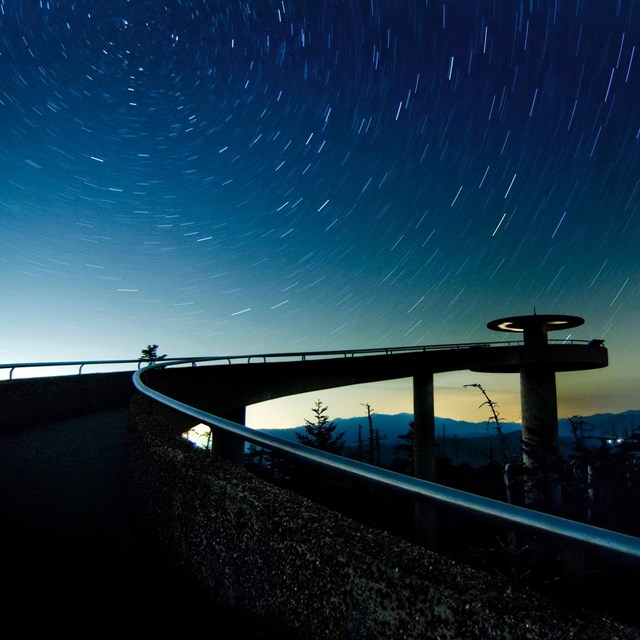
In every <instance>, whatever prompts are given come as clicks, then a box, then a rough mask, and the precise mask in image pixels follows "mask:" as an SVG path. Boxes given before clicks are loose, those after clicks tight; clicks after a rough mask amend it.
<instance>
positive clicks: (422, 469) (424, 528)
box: [413, 373, 438, 550]
mask: <svg viewBox="0 0 640 640" xmlns="http://www.w3.org/2000/svg"><path fill="white" fill-rule="evenodd" d="M413 466H414V475H415V476H416V478H421V479H423V480H429V481H430V482H435V480H436V429H435V417H434V404H433V374H432V373H426V374H421V375H419V376H414V378H413ZM415 538H416V542H417V543H419V544H422V545H424V546H425V547H427V548H428V549H434V550H435V549H436V547H437V542H438V538H437V512H436V507H435V505H433V504H427V503H425V502H422V501H416V503H415Z"/></svg>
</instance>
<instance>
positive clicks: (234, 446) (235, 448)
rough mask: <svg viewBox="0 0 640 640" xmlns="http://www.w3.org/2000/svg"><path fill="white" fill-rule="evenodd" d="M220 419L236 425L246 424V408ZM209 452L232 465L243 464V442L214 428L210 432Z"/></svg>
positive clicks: (229, 413)
mask: <svg viewBox="0 0 640 640" xmlns="http://www.w3.org/2000/svg"><path fill="white" fill-rule="evenodd" d="M220 417H221V418H224V419H225V420H230V421H231V422H235V423H236V424H246V407H240V408H239V409H236V410H234V411H232V412H228V413H226V414H225V415H224V416H220ZM211 450H212V451H213V453H214V455H218V456H220V457H221V458H224V459H225V460H229V461H230V462H233V463H234V464H237V465H242V464H244V440H243V439H242V438H240V437H238V436H236V435H234V434H232V433H227V432H226V431H224V430H222V429H216V428H215V427H214V428H213V429H212V430H211Z"/></svg>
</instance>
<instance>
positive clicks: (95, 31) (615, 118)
mask: <svg viewBox="0 0 640 640" xmlns="http://www.w3.org/2000/svg"><path fill="white" fill-rule="evenodd" d="M639 47H640V6H639V5H638V3H637V2H633V1H629V2H624V3H620V2H599V1H584V2H579V3H567V2H557V1H555V0H549V1H548V2H547V1H542V0H541V1H536V2H522V3H496V2H493V1H486V2H484V1H477V2H476V1H469V2H464V3H460V2H451V1H446V0H445V1H444V2H442V1H439V2H429V1H428V0H425V1H422V2H418V1H415V2H404V3H401V5H398V3H396V2H390V1H388V0H384V1H379V0H370V1H369V0H367V1H366V2H359V1H358V2H351V1H345V0H341V1H337V0H335V1H334V0H330V1H328V2H322V3H311V2H304V3H303V2H287V1H286V0H285V1H278V2H271V1H258V2H247V3H233V4H229V3H203V2H195V1H190V0H184V1H174V2H171V3H168V2H167V3H162V2H151V1H144V0H143V1H139V2H126V1H124V0H119V1H116V2H110V3H108V4H107V3H96V2H84V1H77V2H68V1H56V0H51V1H49V2H44V1H43V2H30V3H24V2H17V1H10V0H5V1H4V2H2V3H1V4H0V62H1V65H0V79H1V85H2V89H1V91H0V118H1V119H2V120H1V121H2V123H3V135H2V139H1V140H0V247H1V250H0V291H1V293H2V305H1V307H0V324H1V326H2V332H1V333H0V360H1V361H3V362H23V361H42V360H75V359H92V360H95V359H102V358H108V359H113V358H116V359H117V358H130V357H131V358H135V357H137V356H138V355H139V353H140V350H141V348H143V347H144V346H146V345H147V344H150V343H155V344H158V345H159V346H160V350H161V351H162V352H164V353H168V354H169V355H170V356H176V357H177V356H191V355H194V356H195V355H222V354H234V355H235V354H242V353H254V352H260V353H265V352H267V353H268V352H282V351H303V350H325V349H329V350H330V349H348V348H356V349H357V348H367V347H386V346H403V345H412V344H445V343H452V342H472V341H487V340H503V339H506V337H505V336H504V335H503V334H495V333H493V332H490V331H489V330H488V329H487V328H486V324H487V322H489V321H491V320H493V319H495V318H499V317H503V316H511V315H522V314H528V313H531V312H532V311H533V308H534V307H535V308H536V310H537V312H538V313H561V314H571V315H578V316H582V317H584V318H585V320H586V322H585V325H584V326H582V327H578V328H576V329H573V330H571V335H569V334H565V335H557V336H556V335H554V336H553V337H557V338H561V339H564V338H575V339H590V338H594V337H597V338H602V339H605V340H606V345H607V347H608V348H609V356H610V366H609V367H608V368H607V369H605V370H600V371H595V372H584V373H581V372H578V373H575V374H559V376H558V389H559V405H560V409H559V412H560V414H561V415H562V416H566V415H578V414H581V415H588V414H589V413H595V412H598V411H622V410H625V409H630V408H637V406H638V402H637V398H638V386H639V385H638V374H637V371H636V369H637V365H636V363H637V362H638V360H639V357H638V356H639V355H640V354H639V350H640V346H639V345H640V341H638V326H639V322H638V320H639V311H640V283H639V278H638V276H639V274H640V269H639V268H638V259H637V247H638V240H639V235H640V223H639V219H638V208H639V206H640V156H639V150H640V146H639V145H640V100H639V99H638V98H639V97H640V50H639ZM558 333H560V332H558ZM476 381H479V380H478V376H474V375H472V374H465V373H461V374H459V375H455V376H454V375H451V376H447V377H445V378H442V379H441V380H437V381H436V388H437V398H439V399H437V406H436V409H437V410H439V412H440V413H441V414H443V415H445V414H446V415H450V416H451V417H458V416H460V417H463V416H462V414H463V413H465V416H464V417H468V416H467V415H466V413H467V412H468V411H472V410H474V411H475V410H476V409H477V406H476V405H477V404H479V402H475V401H470V400H468V398H469V394H470V393H471V391H470V390H468V389H466V390H465V389H463V388H462V386H463V385H464V384H466V383H468V382H476ZM482 381H483V384H485V386H486V387H487V388H488V389H490V390H492V391H493V392H494V394H496V397H497V399H498V401H499V402H500V404H501V406H502V410H503V414H504V417H505V419H509V420H516V419H518V415H517V412H518V391H517V380H515V381H514V380H512V378H511V377H509V378H508V379H507V378H503V377H501V376H500V377H497V378H496V377H494V378H491V380H485V379H484V378H483V379H482ZM403 389H404V387H403ZM368 394H369V392H368V391H364V393H362V392H360V391H354V393H353V396H352V397H353V400H354V401H353V403H352V405H351V404H349V403H348V402H347V401H346V400H345V401H344V402H347V404H343V400H342V399H340V400H339V399H338V396H336V399H334V400H333V402H331V398H332V397H331V396H330V395H328V394H323V397H326V398H327V402H328V404H330V407H335V411H332V413H334V415H342V416H344V415H347V414H352V415H353V414H356V413H358V411H359V408H360V403H363V402H370V403H371V404H372V405H373V406H374V408H375V409H376V410H378V411H379V412H384V413H387V412H392V411H390V410H388V408H389V409H390V408H391V407H397V406H400V405H401V406H403V405H404V404H406V403H405V401H404V400H402V401H399V399H401V398H405V397H406V390H402V389H400V388H399V385H397V384H396V385H388V386H387V388H386V390H385V391H384V392H383V391H382V390H381V389H377V390H376V394H377V395H376V398H377V400H378V401H379V402H376V401H375V400H373V399H372V398H371V397H366V396H367V395H368ZM383 398H384V400H383ZM476 400H481V398H476ZM302 402H304V404H305V405H306V406H308V407H309V408H310V407H311V404H312V403H308V402H307V399H302ZM376 404H379V406H376ZM350 406H353V407H354V408H353V410H352V411H351V410H350V409H349V407H350ZM299 410H300V409H299V408H298V407H296V408H295V409H293V411H294V413H296V414H297V412H298V411H299ZM483 417H484V416H483V415H480V416H479V419H483Z"/></svg>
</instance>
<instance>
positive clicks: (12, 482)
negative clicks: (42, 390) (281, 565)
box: [0, 408, 262, 638]
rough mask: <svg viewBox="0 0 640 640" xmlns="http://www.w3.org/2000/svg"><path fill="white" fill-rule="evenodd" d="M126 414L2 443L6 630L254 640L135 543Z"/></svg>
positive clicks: (62, 424)
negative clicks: (211, 634) (129, 511)
mask: <svg viewBox="0 0 640 640" xmlns="http://www.w3.org/2000/svg"><path fill="white" fill-rule="evenodd" d="M127 414H128V410H127V408H118V409H113V410H110V411H104V412H100V413H94V414H90V415H86V416H81V417H78V418H72V419H66V420H59V421H56V422H51V423H49V424H44V425H41V426H39V427H36V428H31V429H29V430H27V431H24V432H20V433H14V434H11V435H5V436H3V437H2V438H1V439H0V518H1V519H0V568H1V571H2V577H3V584H4V587H5V589H4V591H5V594H6V595H4V596H3V601H4V604H5V607H4V608H3V610H4V614H5V615H4V617H3V622H4V625H5V627H7V626H12V624H13V623H15V624H18V625H19V627H18V628H19V629H20V632H21V634H28V632H30V631H45V632H47V633H50V632H52V631H56V630H60V631H64V632H65V633H67V634H70V635H71V637H75V635H76V634H77V635H78V636H79V635H80V634H82V636H83V637H84V636H85V635H87V634H92V633H93V631H97V630H100V631H106V630H108V629H111V630H113V631H118V632H120V633H122V632H123V631H127V630H130V631H134V630H136V629H138V630H140V631H145V632H150V631H163V632H165V633H166V632H168V631H169V630H170V629H172V628H179V629H180V630H181V631H196V630H199V631H202V630H203V629H204V628H208V629H209V630H211V629H212V625H213V629H215V628H219V629H220V626H223V628H228V627H229V626H232V627H233V629H234V633H233V634H231V633H230V632H225V631H224V630H223V629H220V633H216V634H215V637H216V638H231V637H238V633H241V634H242V635H243V637H247V638H260V637H262V636H260V634H259V633H258V632H257V631H255V630H253V629H247V628H245V627H244V626H243V624H241V623H240V622H239V621H237V620H233V619H231V618H230V616H229V614H228V613H224V614H222V613H221V612H216V611H211V610H209V609H207V610H205V609H204V608H203V607H201V606H199V603H198V602H197V601H196V600H194V596H193V594H192V593H190V592H189V589H187V588H185V586H184V585H183V584H181V582H180V580H179V579H178V578H177V577H176V576H174V575H171V574H170V573H168V572H167V571H166V570H165V569H164V568H163V567H162V566H159V565H158V563H157V562H156V561H155V560H154V561H152V560H151V559H150V558H148V557H147V556H145V553H144V549H140V548H139V547H138V546H137V545H136V543H135V540H134V539H133V537H132V535H131V533H130V530H129V526H128V523H127V518H126V514H125V502H124V474H123V469H124V455H125V436H126V429H127ZM221 616H222V618H221ZM223 621H224V622H223ZM177 625H179V627H177ZM225 633H229V635H225Z"/></svg>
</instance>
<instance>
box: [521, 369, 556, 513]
mask: <svg viewBox="0 0 640 640" xmlns="http://www.w3.org/2000/svg"><path fill="white" fill-rule="evenodd" d="M520 396H521V406H522V446H523V451H522V461H523V464H524V467H525V472H526V473H527V476H526V478H525V500H526V502H527V503H528V504H530V505H531V506H532V507H540V508H544V509H545V510H551V511H553V512H556V513H557V512H559V510H560V508H561V498H560V484H559V477H558V475H559V469H558V462H559V457H560V449H559V446H558V409H557V397H556V376H555V372H554V371H551V370H549V369H548V368H538V367H526V368H525V367H523V368H522V369H521V371H520Z"/></svg>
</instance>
